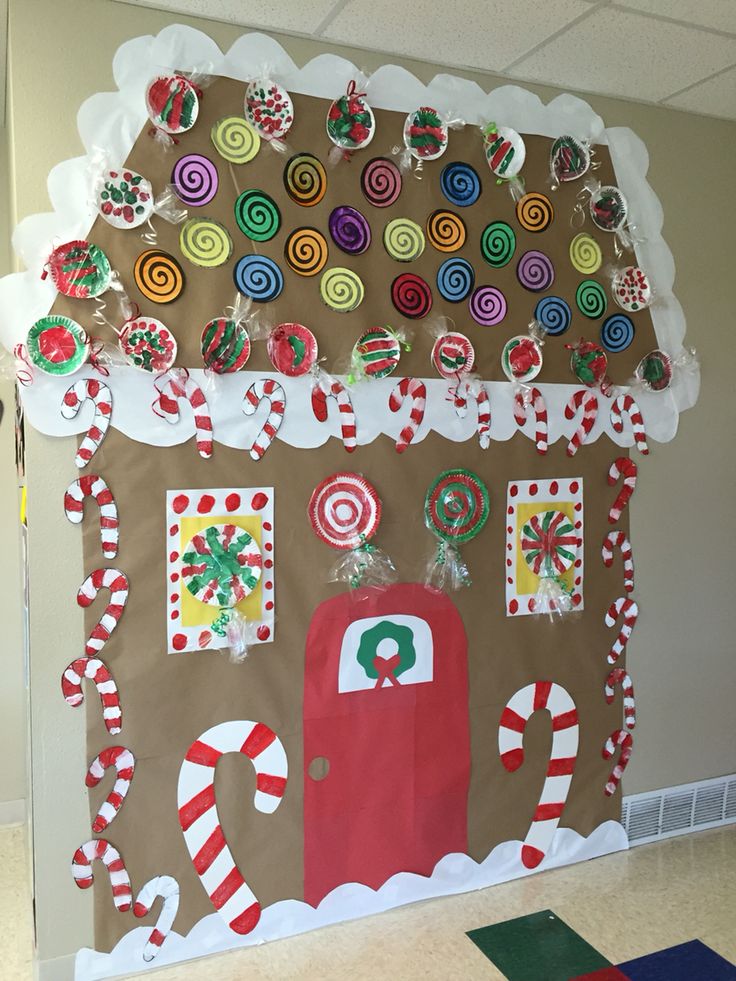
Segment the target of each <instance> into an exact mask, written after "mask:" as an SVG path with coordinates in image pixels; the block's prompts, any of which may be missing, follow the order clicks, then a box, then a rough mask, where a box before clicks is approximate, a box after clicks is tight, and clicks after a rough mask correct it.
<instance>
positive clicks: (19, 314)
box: [0, 24, 700, 447]
mask: <svg viewBox="0 0 736 981" xmlns="http://www.w3.org/2000/svg"><path fill="white" fill-rule="evenodd" d="M203 66H206V67H207V70H208V71H209V72H210V73H211V74H216V75H225V76H229V77H231V78H236V79H239V80H242V81H245V80H247V79H248V78H250V77H252V76H254V75H258V74H260V73H261V72H262V71H263V70H264V69H265V68H268V71H269V73H270V74H272V75H273V76H275V77H276V78H277V79H278V80H279V81H281V82H282V83H283V84H284V85H285V86H286V87H287V89H290V90H291V91H293V92H299V93H302V94H304V95H311V96H316V97H320V98H334V97H335V94H336V93H339V92H340V91H342V90H343V89H344V87H345V85H346V84H347V82H348V81H349V80H350V79H351V78H353V77H354V76H355V74H356V73H357V71H358V69H356V67H355V66H354V65H352V64H351V63H350V62H349V61H347V60H345V59H344V58H340V57H338V56H336V55H332V54H322V55H318V56H317V57H316V58H313V59H312V60H311V61H310V62H309V63H308V64H306V65H305V66H304V67H303V68H301V69H300V68H298V67H297V66H296V65H295V64H294V62H293V61H292V60H291V58H290V57H289V56H288V55H287V53H286V52H285V51H284V49H283V48H282V47H281V45H280V44H279V43H278V42H277V41H276V40H274V39H273V38H271V37H268V36H267V35H265V34H258V33H252V34H245V35H243V36H242V37H240V38H238V40H237V41H235V43H234V44H233V45H232V47H231V48H230V50H229V51H228V52H227V53H226V54H223V52H222V51H220V49H219V47H218V46H217V45H216V44H215V42H214V41H212V39H211V38H209V37H207V35H206V34H203V33H202V32H201V31H197V30H195V29H193V28H190V27H186V26H184V25H181V24H173V25H170V26H169V27H166V28H164V29H163V30H162V31H161V32H160V33H159V34H158V35H157V36H156V37H153V36H150V35H149V36H145V37H138V38H133V39H132V40H130V41H127V42H125V43H124V44H123V45H121V46H120V48H119V49H118V51H117V53H116V55H115V58H114V60H113V75H114V78H115V82H116V84H117V86H118V91H117V92H102V93H98V94H97V95H93V96H92V97H91V98H89V99H87V100H86V102H85V103H84V104H83V105H82V107H81V108H80V110H79V113H78V116H77V125H78V129H79V134H80V136H81V138H82V142H83V143H84V147H85V150H86V155H85V156H83V157H76V158H74V159H71V160H66V161H64V162H63V163H60V164H58V165H57V166H56V167H54V168H53V170H52V171H51V173H50V174H49V178H48V192H49V198H50V200H51V204H52V206H53V208H54V210H53V212H49V213H46V214H37V215H32V216H30V217H28V218H25V219H24V220H23V221H21V222H20V224H19V225H18V226H17V228H16V229H15V232H14V234H13V247H14V249H15V251H16V253H17V254H18V256H19V257H20V258H21V260H22V261H23V263H24V264H25V266H26V271H25V272H22V273H15V274H12V275H10V276H6V277H4V278H3V279H1V280H0V310H2V311H3V318H2V322H1V323H0V342H2V344H3V345H4V346H5V347H6V348H7V349H8V350H12V349H13V347H14V346H15V344H17V343H19V342H21V341H24V340H25V336H26V333H27V330H28V326H29V324H32V323H33V322H34V321H35V320H37V319H38V318H39V317H42V316H45V315H46V314H47V313H48V311H49V309H50V307H51V306H52V304H53V302H54V299H55V297H56V292H55V290H54V288H53V285H52V284H51V282H50V281H49V280H46V281H42V280H41V279H40V273H41V270H42V268H43V265H44V262H45V260H46V256H47V255H48V253H49V251H50V248H51V243H53V242H54V241H57V242H58V241H68V240H69V239H72V238H83V237H85V236H86V235H87V233H88V231H89V229H90V227H91V225H92V223H93V221H94V218H95V214H94V211H93V210H92V208H91V206H90V203H89V200H88V193H87V185H88V181H87V169H88V166H89V159H90V156H91V154H93V153H94V151H95V149H97V148H100V147H103V148H104V149H105V150H106V151H107V152H108V154H109V155H110V157H111V159H112V160H113V161H115V162H120V163H122V161H123V160H125V158H126V157H127V155H128V153H129V152H130V149H131V148H132V146H133V143H134V142H135V140H136V138H137V136H138V133H139V132H140V130H141V128H142V126H143V125H144V124H145V123H146V119H147V117H146V113H145V109H144V98H143V96H144V90H145V86H146V84H147V81H148V79H149V78H150V77H151V76H152V75H153V74H155V73H157V72H160V71H163V70H168V69H172V70H173V69H175V68H179V69H182V70H186V69H195V68H199V69H201V68H202V67H203ZM369 96H370V100H371V104H372V105H373V106H375V107H376V108H381V109H391V110H395V111H398V112H410V111H411V110H412V109H414V108H415V107H416V106H417V105H425V104H428V105H434V106H436V107H437V108H438V109H440V110H443V111H448V112H449V111H451V110H452V109H453V108H455V107H457V106H458V105H462V106H463V112H464V116H465V118H466V120H467V121H468V122H469V123H480V122H482V121H483V120H485V119H496V120H497V121H499V122H501V123H504V124H506V125H509V126H512V127H513V128H514V129H516V130H518V131H520V132H522V133H531V134H538V135H541V136H547V137H555V136H558V135H559V134H560V133H571V134H573V135H576V136H578V137H584V138H587V139H589V140H591V141H592V142H598V143H603V144H607V145H608V147H609V149H610V152H611V157H612V160H613V165H614V168H615V171H616V176H617V182H618V185H619V187H620V188H621V190H622V191H623V192H624V194H625V195H626V198H627V200H628V202H629V207H630V218H631V221H632V223H633V224H634V225H636V227H637V229H638V230H639V232H640V234H642V235H643V236H644V237H645V238H646V241H645V242H643V243H641V244H639V245H637V247H636V255H637V260H638V262H639V264H640V265H641V266H642V267H643V268H645V269H646V270H647V272H648V273H649V276H650V279H651V281H652V285H653V286H654V289H655V290H656V295H657V303H656V304H655V305H654V306H653V308H652V310H651V313H652V320H653V322H654V329H655V332H656V335H657V343H658V345H659V347H660V348H662V349H663V350H665V351H667V352H668V353H669V354H671V355H673V356H675V357H676V356H677V355H678V354H679V353H680V352H681V350H682V345H683V340H684V337H685V318H684V315H683V311H682V308H681V306H680V304H679V303H678V301H677V299H676V298H675V296H674V295H673V292H672V286H673V283H674V277H675V265H674V260H673V258H672V253H671V252H670V250H669V248H668V246H667V244H666V242H665V241H664V239H663V238H662V235H661V230H662V222H663V213H662V207H661V205H660V203H659V200H658V198H657V196H656V195H655V193H654V191H653V190H652V188H651V187H650V186H649V184H648V183H647V180H646V173H647V169H648V166H649V157H648V154H647V150H646V147H645V146H644V144H643V143H642V141H641V140H640V139H639V138H638V137H637V136H636V135H635V134H634V133H633V132H632V131H631V130H630V129H626V128H621V127H617V128H612V129H605V128H604V125H603V120H602V119H601V118H600V116H598V115H596V113H594V112H593V110H592V108H591V107H590V106H589V105H588V104H587V103H586V102H584V101H583V100H582V99H578V98H577V97H576V96H573V95H568V94H564V95H559V96H557V97H556V98H555V99H553V100H552V101H551V102H549V103H548V104H547V105H544V103H543V102H542V101H541V99H539V97H538V96H536V95H533V94H532V93H531V92H527V91H526V90H525V89H522V88H520V87H519V86H516V85H502V86H499V87H498V88H496V89H493V90H492V91H491V92H490V93H485V92H484V91H483V90H482V89H481V88H480V87H479V86H478V85H477V84H476V83H475V82H471V81H468V80H466V79H462V78H458V77H456V76H453V75H446V74H440V75H436V76H435V77H434V78H433V79H432V81H431V82H430V83H429V84H428V85H424V84H423V83H422V82H420V81H419V79H417V78H416V77H415V76H414V75H412V74H411V73H410V72H408V71H406V69H404V68H400V67H398V66H396V65H384V66H382V67H381V68H379V69H377V70H376V71H375V72H374V73H373V75H372V76H371V78H370V81H369ZM194 374H195V376H196V375H197V372H196V371H195V372H194ZM263 376H264V373H259V374H255V373H251V372H241V373H239V378H238V381H237V382H233V381H232V380H230V379H227V380H226V383H225V384H222V385H220V384H218V385H217V387H216V388H215V389H214V390H211V392H210V399H209V401H210V407H211V410H212V416H213V423H214V436H215V439H216V441H217V442H220V443H224V444H226V445H229V446H240V447H244V446H246V445H249V444H248V443H247V436H248V433H249V428H248V426H247V425H246V426H244V424H243V417H242V415H241V413H240V403H241V400H242V395H243V393H244V392H245V390H246V388H247V387H248V386H249V385H250V383H251V382H252V381H253V380H254V379H255V378H256V377H263ZM78 377H80V376H74V379H73V380H76V379H77V378H78ZM279 380H280V381H281V383H282V384H284V387H285V388H286V389H287V401H290V402H291V403H292V404H293V402H294V401H295V400H296V401H297V403H298V404H299V407H300V409H301V410H302V411H299V412H295V411H294V410H292V418H300V424H299V425H298V426H297V425H295V424H292V425H289V424H288V414H287V418H286V421H285V422H284V425H283V426H282V428H281V430H280V432H279V434H278V438H279V439H283V440H285V441H286V442H288V443H290V444H291V445H293V446H299V447H312V446H318V445H321V444H322V443H324V442H325V441H326V440H327V438H328V437H329V436H330V435H335V436H339V423H338V421H337V419H335V418H332V417H331V419H330V422H329V424H327V425H323V426H320V425H319V424H318V423H316V421H314V420H313V419H312V413H311V411H310V406H309V384H308V382H307V381H306V380H304V379H296V380H290V379H283V378H281V377H280V378H279ZM285 382H286V384H285ZM394 383H395V380H388V381H387V382H386V383H384V385H383V386H380V385H378V386H375V387H374V385H373V384H371V386H370V390H367V388H368V387H367V386H364V387H363V390H361V389H360V388H359V389H356V390H355V396H354V397H355V403H356V410H357V412H358V427H359V435H358V440H359V442H360V443H366V442H369V441H371V440H372V439H375V438H376V436H378V435H379V433H384V434H385V435H388V436H391V437H395V436H396V435H397V433H398V430H399V428H400V426H398V425H394V422H395V419H394V418H392V416H391V413H389V412H388V411H387V407H386V402H387V398H388V392H387V391H386V390H384V389H386V386H387V385H389V384H394ZM69 384H71V380H70V379H64V380H61V379H53V378H48V377H45V376H40V377H38V376H37V378H36V380H35V382H34V384H33V385H32V386H29V387H27V388H24V389H23V390H22V395H23V403H24V406H25V409H26V413H27V418H28V420H29V422H30V423H31V424H32V425H33V426H34V427H35V428H36V429H38V430H40V431H41V432H43V433H45V434H47V435H53V436H64V435H71V434H74V433H78V432H82V431H84V429H85V427H86V424H87V421H86V420H87V416H86V414H85V412H80V413H79V415H78V416H77V418H76V419H75V420H72V421H69V422H66V421H63V420H62V419H61V417H60V415H59V405H60V401H61V397H62V396H63V391H61V388H62V386H63V385H65V386H67V387H68V385H69ZM108 384H109V385H110V387H111V388H112V390H113V396H114V402H115V405H114V410H113V416H112V424H113V425H114V426H115V427H116V428H117V429H119V430H120V431H121V432H123V433H125V435H127V436H129V437H131V438H132V439H136V440H138V441H140V442H146V443H151V444H153V445H160V446H169V445H172V444H176V443H182V442H184V441H186V440H187V439H189V438H190V437H191V436H192V435H193V434H194V422H193V418H192V417H191V414H190V413H189V412H188V410H184V411H183V412H182V419H181V422H180V423H179V424H178V425H177V426H175V427H171V428H169V427H167V426H164V425H159V424H158V423H157V422H156V417H155V416H154V415H153V413H151V412H150V411H148V409H147V408H146V407H147V406H150V404H151V402H152V401H153V400H154V398H155V395H156V393H155V391H154V389H153V379H152V378H151V377H149V376H146V375H144V374H142V373H140V372H137V371H135V369H128V368H121V369H113V371H112V373H111V376H110V378H109V380H108ZM699 386H700V375H699V372H698V371H697V369H695V370H693V371H692V372H689V373H688V372H679V373H678V374H677V375H676V377H675V380H674V382H673V384H672V386H671V387H670V388H669V389H668V390H667V392H665V393H661V394H658V395H655V394H652V393H648V392H642V393H640V394H638V395H637V399H638V401H639V405H640V408H641V411H642V415H643V417H644V422H645V425H646V429H647V434H648V436H650V437H651V438H653V439H655V440H657V441H658V442H667V441H669V440H671V439H672V438H673V437H674V435H675V433H676V431H677V423H678V416H679V413H680V412H682V411H684V410H685V409H688V408H690V407H691V406H693V405H694V404H695V402H696V400H697V396H698V390H699ZM539 387H540V389H541V390H542V392H543V394H544V395H545V398H546V399H547V404H548V412H549V420H550V442H554V441H555V440H556V439H559V438H560V437H562V436H564V437H569V436H570V435H571V434H572V432H573V431H574V429H575V428H576V425H575V423H574V422H573V423H568V424H566V423H565V420H564V413H563V411H562V410H563V409H564V405H565V403H566V402H567V399H568V398H569V396H570V394H571V392H572V391H573V390H574V388H575V386H568V385H558V384H554V385H540V386H539ZM427 388H428V408H427V414H426V416H425V423H424V427H423V432H420V437H421V436H422V435H423V434H426V432H427V431H429V430H430V429H432V430H435V431H437V432H439V433H441V434H442V435H443V436H445V437H447V438H448V439H451V440H454V441H461V440H465V439H469V438H472V436H473V431H474V427H473V425H472V420H466V422H465V423H464V424H463V423H461V422H459V421H458V420H455V419H454V418H453V416H454V414H453V413H451V412H448V411H447V402H446V401H445V394H446V386H444V383H442V382H439V381H437V379H427ZM489 388H490V395H491V407H492V426H491V438H492V439H495V440H507V439H510V438H511V437H512V436H513V435H514V433H515V432H517V426H516V423H515V422H514V418H513V387H512V385H511V384H510V383H499V382H494V383H490V386H489ZM64 390H65V389H64ZM440 410H441V411H440ZM376 413H378V415H376ZM400 415H401V414H399V416H400ZM305 420H309V423H308V424H307V423H306V422H305ZM524 432H525V433H526V435H527V436H529V437H530V438H533V432H534V428H533V425H531V424H527V426H526V427H525V428H524ZM604 432H605V433H606V434H607V435H608V436H609V437H610V438H611V439H612V440H613V441H614V442H616V443H618V444H619V445H623V446H630V445H632V443H633V437H632V435H631V433H630V432H629V431H628V430H627V431H625V432H624V433H623V435H618V434H616V433H614V432H613V430H612V428H611V424H610V419H609V418H608V412H602V413H600V414H599V418H598V421H597V423H596V426H595V428H594V430H593V432H592V433H591V436H590V438H591V439H593V440H594V439H597V438H598V436H600V435H601V434H602V433H604Z"/></svg>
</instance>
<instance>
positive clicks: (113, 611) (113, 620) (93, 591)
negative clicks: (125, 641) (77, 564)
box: [77, 569, 129, 654]
mask: <svg viewBox="0 0 736 981" xmlns="http://www.w3.org/2000/svg"><path fill="white" fill-rule="evenodd" d="M101 589H109V590H110V602H109V603H108V604H107V606H106V607H105V612H104V613H103V614H102V616H101V617H100V619H99V620H98V622H97V625H96V626H95V628H94V629H93V631H92V633H91V634H90V635H89V638H88V640H87V643H86V644H85V646H84V653H85V654H99V653H100V651H101V650H102V648H103V647H104V646H105V644H106V643H107V642H108V640H109V639H110V634H111V633H112V632H113V630H114V629H115V627H117V625H118V623H119V622H120V617H121V616H122V615H123V610H124V609H125V604H126V603H127V602H128V590H129V586H128V578H127V576H126V575H125V574H124V573H122V572H121V571H120V569H95V571H94V572H93V573H92V574H91V575H89V576H87V578H86V579H85V580H84V582H83V583H82V585H81V586H80V587H79V592H78V593H77V603H78V604H79V606H91V605H92V603H94V601H95V599H96V598H97V594H98V593H99V591H100V590H101Z"/></svg>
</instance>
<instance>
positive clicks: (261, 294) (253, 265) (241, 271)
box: [233, 255, 284, 303]
mask: <svg viewBox="0 0 736 981" xmlns="http://www.w3.org/2000/svg"><path fill="white" fill-rule="evenodd" d="M233 279H234V281H235V286H236V287H237V289H238V290H239V291H240V292H241V293H242V294H243V296H249V297H251V299H253V300H257V301H258V302H259V303H270V302H271V300H275V299H276V298H277V297H278V296H279V295H280V294H281V291H282V290H283V288H284V274H283V273H282V272H281V270H280V269H279V267H278V266H277V265H276V263H275V262H274V261H273V259H270V258H269V257H268V256H266V255H244V256H243V257H242V258H240V259H238V261H237V262H236V263H235V269H234V270H233Z"/></svg>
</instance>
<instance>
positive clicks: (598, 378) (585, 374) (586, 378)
mask: <svg viewBox="0 0 736 981" xmlns="http://www.w3.org/2000/svg"><path fill="white" fill-rule="evenodd" d="M565 347H566V348H567V350H568V351H570V352H571V354H570V370H571V371H572V373H573V375H575V377H576V378H577V380H578V381H579V382H580V383H581V384H582V385H585V386H586V387H587V388H597V389H600V392H601V394H602V395H606V396H608V397H610V396H611V395H613V383H612V381H611V379H610V378H609V376H608V357H607V355H606V352H605V351H604V350H603V348H602V347H601V346H600V345H599V344H595V343H594V342H593V341H586V340H585V338H584V337H581V338H580V340H579V341H578V342H577V343H576V344H566V345H565Z"/></svg>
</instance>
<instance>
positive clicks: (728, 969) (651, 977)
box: [618, 940, 736, 981]
mask: <svg viewBox="0 0 736 981" xmlns="http://www.w3.org/2000/svg"><path fill="white" fill-rule="evenodd" d="M618 967H619V970H620V971H622V972H623V973H624V974H625V975H626V977H627V978H630V979H631V981H736V967H734V965H733V964H729V962H728V961H727V960H725V959H724V958H723V957H721V955H720V954H717V953H716V952H715V951H714V950H711V949H710V947H706V945H705V944H704V943H702V942H701V941H700V940H690V941H688V943H686V944H678V945H677V947H668V948H667V950H659V951H657V953H656V954H647V955H646V957H637V958H635V959H634V960H633V961H627V962H626V963H625V964H619V965H618Z"/></svg>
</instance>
